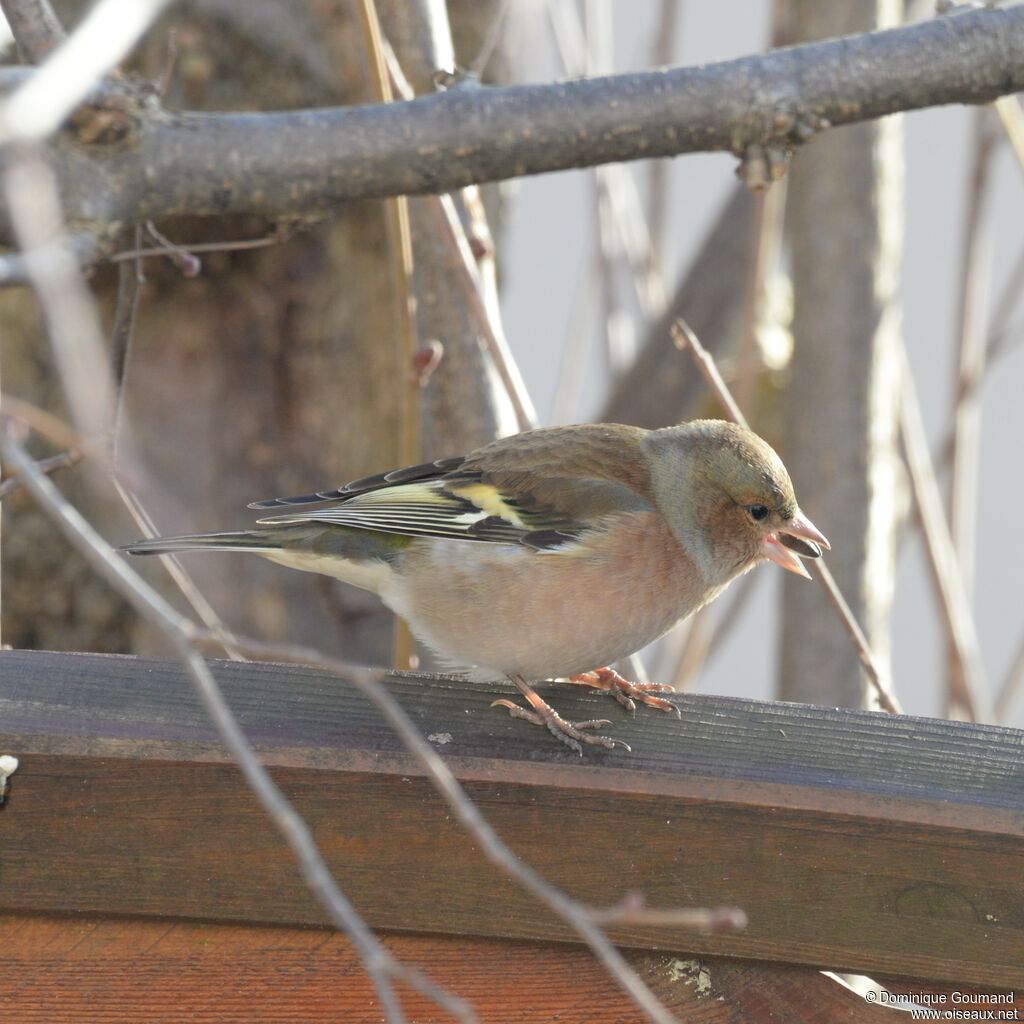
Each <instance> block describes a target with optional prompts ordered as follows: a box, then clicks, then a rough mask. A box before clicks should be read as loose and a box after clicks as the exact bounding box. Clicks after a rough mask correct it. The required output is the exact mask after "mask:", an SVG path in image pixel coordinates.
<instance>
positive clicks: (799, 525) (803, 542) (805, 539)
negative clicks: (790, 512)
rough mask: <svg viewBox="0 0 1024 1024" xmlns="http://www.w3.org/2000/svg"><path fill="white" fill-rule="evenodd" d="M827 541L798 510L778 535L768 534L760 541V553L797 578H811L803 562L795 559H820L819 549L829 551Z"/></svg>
mask: <svg viewBox="0 0 1024 1024" xmlns="http://www.w3.org/2000/svg"><path fill="white" fill-rule="evenodd" d="M831 547H832V545H831V544H829V542H828V539H827V538H826V537H825V535H824V534H823V533H822V532H821V530H819V529H818V528H817V527H816V526H815V525H814V523H812V522H811V521H810V519H808V518H807V516H805V515H804V514H803V512H801V511H800V510H799V509H798V510H797V513H796V515H795V516H793V518H792V519H790V520H789V522H788V523H786V525H785V526H783V527H782V528H781V529H780V530H779V532H778V535H777V536H776V534H774V533H769V534H768V535H767V536H766V537H765V538H764V540H762V541H761V553H762V554H763V555H764V557H765V558H770V559H771V560H772V561H773V562H774V563H775V564H776V565H781V566H782V568H783V569H787V570H788V571H789V572H795V573H796V574H797V575H798V576H804V577H806V578H807V579H810V578H811V574H810V573H809V572H808V571H807V570H806V569H805V568H804V565H803V562H801V561H800V559H799V558H797V555H801V556H802V557H803V558H820V557H821V549H822V548H828V549H831ZM794 552H796V554H794Z"/></svg>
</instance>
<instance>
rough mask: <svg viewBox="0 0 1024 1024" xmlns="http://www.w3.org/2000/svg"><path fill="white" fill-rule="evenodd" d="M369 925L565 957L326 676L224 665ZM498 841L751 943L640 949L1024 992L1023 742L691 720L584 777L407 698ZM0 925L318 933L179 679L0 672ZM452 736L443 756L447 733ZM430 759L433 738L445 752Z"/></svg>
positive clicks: (834, 719) (577, 705)
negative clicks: (124, 922) (126, 919)
mask: <svg viewBox="0 0 1024 1024" xmlns="http://www.w3.org/2000/svg"><path fill="white" fill-rule="evenodd" d="M216 673H217V676H218V678H219V679H220V681H221V683H222V685H223V686H224V688H225V691H226V693H227V695H228V698H229V700H230V702H231V704H232V706H233V707H235V709H236V710H237V712H238V713H239V715H240V717H241V719H242V722H243V724H244V725H245V727H246V729H247V730H248V731H249V734H250V735H251V736H252V737H253V738H254V740H255V741H256V742H257V744H258V745H259V747H260V748H261V750H262V751H263V754H264V757H265V759H266V761H267V762H268V764H270V765H271V766H272V767H273V768H274V774H275V777H276V778H277V779H278V780H279V782H280V783H281V784H282V786H283V787H284V788H285V790H286V792H287V793H288V794H289V796H290V797H291V798H292V799H293V800H294V801H295V802H296V805H297V806H298V807H299V809H300V810H301V811H302V813H303V814H304V815H306V817H307V819H308V820H309V821H310V822H311V824H312V826H313V828H314V830H315V832H316V835H317V837H318V839H319V841H320V843H321V845H322V847H323V849H324V852H325V854H326V855H327V857H328V860H329V862H330V863H331V864H332V865H333V867H334V868H335V870H336V871H337V875H338V878H339V880H340V882H341V884H342V886H343V887H344V888H345V890H346V892H347V893H348V894H349V896H350V897H351V898H352V899H353V900H354V902H355V903H356V905H357V907H358V908H359V909H360V911H361V912H362V913H363V914H364V915H365V916H366V917H367V919H368V920H369V921H370V922H371V924H373V925H374V926H376V927H380V928H384V929H393V930H399V931H407V932H414V931H419V932H435V933H445V934H450V935H476V936H494V937H506V938H521V939H541V940H570V939H571V938H572V936H571V935H570V934H569V933H568V932H567V930H566V929H565V927H564V925H562V924H561V923H560V922H559V921H557V920H555V919H554V918H553V917H552V916H551V915H550V914H548V913H547V912H546V911H544V910H543V909H542V908H540V907H538V906H537V904H536V903H535V902H534V901H533V900H532V899H530V898H528V897H527V896H526V895H525V894H523V893H522V892H521V891H520V890H518V889H517V888H515V887H514V886H512V885H511V884H510V883H509V882H507V880H505V879H504V878H503V877H501V876H500V875H499V874H498V873H497V871H496V870H495V869H493V868H492V867H491V866H490V865H489V864H488V863H487V862H485V861H484V859H483V858H482V856H481V855H480V853H479V852H478V851H477V850H476V848H475V846H474V844H473V843H472V842H471V841H470V840H469V839H467V838H466V837H465V836H464V835H463V834H462V832H461V830H460V829H459V828H457V827H456V826H455V824H454V823H453V822H452V820H451V818H450V815H449V814H448V812H447V809H446V808H445V807H444V806H443V805H442V804H441V802H440V801H439V799H438V798H437V797H436V796H435V795H434V794H433V791H432V790H431V789H430V787H429V785H428V784H427V783H426V781H425V780H424V779H423V777H422V773H421V772H420V770H419V769H418V768H417V767H416V765H415V764H414V763H413V762H412V761H411V759H410V758H409V757H408V755H406V754H404V753H403V752H402V751H401V750H400V749H399V746H398V744H397V741H396V740H395V739H394V737H393V736H392V735H391V734H390V732H389V731H388V729H387V728H386V727H385V726H384V725H383V723H382V722H381V721H380V720H379V719H378V718H377V717H376V715H375V713H374V712H373V711H372V708H371V707H370V705H369V704H368V702H367V701H365V700H364V699H362V698H360V697H359V696H358V695H357V694H354V693H353V692H351V690H350V689H349V688H348V687H347V686H345V684H343V683H340V682H338V681H336V680H334V679H332V678H331V677H329V676H326V675H324V674H322V673H317V672H313V671H309V670H304V669H299V668H295V667H289V666H272V665H260V664H228V663H218V664H217V665H216ZM387 685H388V687H389V689H390V690H391V691H392V692H393V693H394V694H395V696H396V697H398V699H399V700H400V701H401V702H402V703H403V705H404V706H405V707H406V708H407V710H408V711H409V712H410V714H412V715H413V716H414V717H415V718H416V719H417V721H418V724H419V725H420V727H421V728H422V729H423V731H424V732H425V733H426V734H427V735H431V736H434V737H436V740H435V742H436V743H438V744H439V749H441V750H443V751H444V752H445V754H446V757H447V760H448V762H449V764H450V765H451V766H452V768H453V769H454V770H455V771H456V772H457V774H458V775H459V776H460V778H461V779H462V780H463V782H464V784H465V785H466V787H467V789H468V790H469V791H470V793H471V795H472V796H473V797H474V799H475V800H477V802H478V804H479V805H480V806H481V808H482V809H483V811H484V813H485V814H487V816H488V817H489V818H490V820H491V821H492V823H493V824H494V825H495V826H496V827H497V829H498V830H499V832H500V833H501V835H502V836H503V838H505V839H506V841H508V842H509V843H510V844H511V846H512V847H513V848H514V849H515V850H516V851H517V852H519V853H520V854H521V855H522V856H523V857H525V858H526V859H527V860H529V861H530V862H531V863H532V864H534V865H535V866H536V867H538V868H539V869H540V870H542V871H543V872H544V873H545V874H546V875H547V876H548V877H549V878H550V879H551V880H552V881H554V882H556V883H557V884H559V885H562V886H564V887H565V888H566V889H567V890H568V891H570V892H571V893H573V894H574V895H576V896H577V897H579V898H581V899H584V900H586V901H587V902H589V903H592V904H608V903H612V902H615V901H616V900H618V899H619V898H620V897H621V895H622V894H623V893H624V892H626V891H629V890H635V891H640V892H642V893H644V894H645V896H646V898H647V900H648V903H649V905H651V906H655V907H672V906H692V905H703V906H709V905H720V904H737V905H739V906H741V907H743V908H744V910H745V911H746V912H747V914H748V916H749V918H750V927H749V929H748V930H747V931H746V932H745V933H743V934H739V935H694V934H692V933H686V932H679V931H672V930H665V929H653V928H642V927H630V928H625V927H620V928H617V929H613V930H612V933H613V934H614V936H615V937H616V939H617V940H618V941H620V942H621V943H623V944H625V945H627V946H634V947H637V948H642V949H648V950H659V951H669V950H671V951H684V952H686V953H688V954H691V955H692V954H699V955H719V956H721V955H726V956H736V957H746V958H752V959H761V960H771V961H775V962H777V963H788V964H796V965H807V966H822V967H829V968H833V969H847V970H855V971H861V972H867V973H871V972H885V973H887V974H889V975H896V976H899V975H903V976H908V977H920V978H926V979H933V980H947V981H951V982H959V983H966V982H976V983H979V984H988V985H998V984H1003V985H1011V986H1012V985H1014V984H1017V985H1021V984H1022V983H1024V968H1022V964H1024V931H1022V929H1024V891H1022V883H1021V877H1020V874H1021V873H1020V864H1021V854H1022V853H1024V748H1022V738H1024V737H1022V734H1021V733H1020V732H1017V731H1015V730H1009V729H1000V728H995V727H984V726H976V725H966V724H964V723H950V722H939V721H931V720H926V719H913V718H903V717H901V718H889V717H886V716H881V715H873V714H870V713H867V712H850V711H831V710H827V709H822V708H813V707H807V706H798V705H780V704H761V703H758V702H753V701H739V700H727V699H724V698H710V697H679V698H677V700H678V703H679V705H680V707H681V709H682V716H683V717H682V719H681V720H678V721H677V720H675V719H671V718H669V717H668V716H663V715H656V714H655V713H653V712H646V713H645V712H643V711H641V712H640V713H638V714H637V716H636V718H635V719H630V718H629V716H627V715H626V714H625V713H624V712H621V711H620V710H619V709H618V708H617V707H616V706H615V705H613V704H611V703H610V702H608V701H607V699H606V698H604V697H602V696H600V695H595V694H589V693H581V692H579V691H578V690H576V689H569V688H566V687H553V688H552V690H551V693H550V694H549V695H550V696H551V697H552V699H553V700H554V702H555V704H556V706H558V707H559V709H560V710H562V711H563V712H564V713H567V714H569V715H572V716H577V717H595V716H596V715H600V714H605V715H607V716H609V717H611V718H612V719H613V720H614V732H615V734H616V735H619V736H621V737H622V738H624V739H627V740H628V741H629V742H630V743H632V744H633V745H634V750H635V753H634V754H632V755H625V754H623V753H622V752H621V751H618V752H615V753H614V754H604V753H592V752H589V751H588V756H587V757H586V758H584V759H583V760H582V761H581V760H580V759H577V758H576V757H575V756H574V755H572V754H571V753H569V752H568V751H564V752H563V750H562V749H560V748H559V747H558V746H557V745H556V744H555V743H554V742H553V741H552V740H550V738H549V737H547V736H546V734H542V733H541V732H540V731H539V730H536V729H534V728H533V727H532V726H529V725H527V724H525V723H522V722H516V721H512V720H510V719H507V718H505V717H504V716H503V715H500V714H499V713H498V712H496V711H492V710H490V709H489V707H488V704H489V702H490V700H491V699H493V697H494V696H495V689H494V688H489V687H484V686H473V685H470V684H466V683H463V682H457V681H453V680H445V679H441V680H426V679H417V678H414V677H401V678H395V679H392V680H390V681H389V682H388V684H387ZM0 721H2V722H3V723H4V724H3V729H4V733H3V734H0V753H11V754H15V755H16V756H19V757H20V758H21V761H22V763H21V768H20V770H19V772H18V774H17V775H15V776H14V778H13V780H12V790H11V794H10V798H9V800H8V803H7V806H6V807H5V808H4V809H3V811H2V812H0V827H2V836H3V842H2V843H0V910H6V911H19V912H33V913H40V912H47V913H49V912H57V913H59V912H68V911H78V912H82V911H84V912H91V913H105V914H128V915H142V916H152V917H159V918H185V919H192V920H199V921H236V922H246V921H247V922H262V923H274V924H288V925H297V924H319V923H321V921H322V919H321V917H320V914H319V912H318V910H317V909H316V907H315V906H314V904H313V903H312V901H311V900H310V898H309V896H308V894H307V893H306V892H305V890H304V889H303V887H302V885H301V884H300V882H299V881H298V878H297V875H296V873H295V870H294V866H293V864H292V862H291V860H290V858H289V856H288V854H287V852H286V851H285V850H284V848H283V846H282V844H281V843H280V842H279V840H278V839H277V838H276V836H275V835H274V834H273V833H272V832H271V830H270V828H269V827H268V825H267V824H266V822H265V821H264V820H263V818H262V816H261V815H260V813H259V811H258V810H257V808H256V806H255V802H254V801H253V799H252V798H251V797H250V796H249V795H248V794H247V793H246V792H245V790H244V788H243V787H242V785H241V781H240V779H239V776H238V774H237V772H236V770H235V769H234V768H233V766H231V765H230V764H228V763H226V761H225V757H224V754H223V752H222V751H221V750H220V748H219V747H218V745H217V744H216V742H215V739H214V737H213V734H212V730H211V728H210V727H209V725H208V724H207V723H206V722H205V721H204V719H203V716H202V713H201V711H200V709H199V707H198V705H197V704H196V702H195V701H194V699H193V697H192V695H191V691H190V690H189V689H188V687H187V684H186V682H185V680H184V678H183V676H182V674H181V672H180V670H179V669H178V668H177V667H176V666H174V665H170V664H167V663H161V662H146V661H139V660H136V659H131V658H120V657H100V656H93V655H50V654H43V653H28V652H0ZM442 734H447V737H448V738H447V739H446V738H445V736H444V735H442ZM442 741H443V742H442Z"/></svg>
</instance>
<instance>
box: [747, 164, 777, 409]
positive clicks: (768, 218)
mask: <svg viewBox="0 0 1024 1024" xmlns="http://www.w3.org/2000/svg"><path fill="white" fill-rule="evenodd" d="M787 182H788V179H786V178H783V179H782V180H781V181H778V182H776V183H775V185H774V186H773V187H772V188H770V189H768V190H767V191H766V192H763V193H761V195H760V196H758V197H757V200H756V202H757V227H756V236H757V240H756V242H755V243H754V244H755V247H756V248H755V250H754V251H755V254H756V255H755V257H754V265H753V267H751V271H750V284H749V287H748V290H747V296H746V302H747V306H746V316H745V322H744V325H743V333H742V335H741V342H740V351H739V356H738V358H737V360H736V394H737V396H738V398H737V400H738V403H739V404H740V405H741V406H744V405H746V406H749V405H750V403H751V401H752V400H753V397H754V385H755V383H756V381H757V371H758V369H759V368H760V366H761V345H760V340H761V334H762V331H763V329H764V326H765V319H766V315H767V311H768V304H769V297H770V294H771V282H772V275H773V274H774V272H775V269H776V266H777V264H778V260H779V253H780V252H781V250H782V238H783V230H782V224H783V217H784V215H785V210H786V190H787Z"/></svg>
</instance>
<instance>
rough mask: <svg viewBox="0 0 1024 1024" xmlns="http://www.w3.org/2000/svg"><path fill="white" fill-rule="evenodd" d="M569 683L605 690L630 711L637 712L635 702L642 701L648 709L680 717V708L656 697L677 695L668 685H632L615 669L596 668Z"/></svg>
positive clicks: (574, 677)
mask: <svg viewBox="0 0 1024 1024" xmlns="http://www.w3.org/2000/svg"><path fill="white" fill-rule="evenodd" d="M569 682H570V683H575V684H576V685H577V686H593V687H594V688H595V689H597V690H605V691H606V692H608V693H610V694H611V695H612V696H613V697H614V698H615V699H616V700H617V701H618V702H619V703H620V704H621V705H622V706H623V707H624V708H626V709H627V710H629V711H636V703H635V702H636V701H640V703H641V704H646V705H647V706H648V707H651V708H657V709H658V710H659V711H667V712H668V713H669V714H673V715H675V716H676V717H677V718H678V717H680V714H679V708H677V707H676V706H675V704H673V703H672V702H671V701H668V700H665V699H664V698H663V697H655V696H654V694H656V693H675V689H676V688H675V687H674V686H669V685H668V684H667V683H631V682H630V681H629V680H628V679H626V678H624V677H623V676H620V675H619V673H618V672H616V671H615V669H613V668H595V669H594V671H593V672H583V673H582V674H580V675H578V676H571V677H570V679H569Z"/></svg>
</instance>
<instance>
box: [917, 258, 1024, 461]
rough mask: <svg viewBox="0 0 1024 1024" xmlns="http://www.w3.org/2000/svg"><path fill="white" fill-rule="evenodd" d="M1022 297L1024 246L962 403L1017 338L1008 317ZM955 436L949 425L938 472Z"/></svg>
mask: <svg viewBox="0 0 1024 1024" xmlns="http://www.w3.org/2000/svg"><path fill="white" fill-rule="evenodd" d="M1022 295H1024V247H1022V248H1021V251H1020V252H1019V253H1018V254H1017V261H1016V262H1015V263H1014V264H1013V268H1012V269H1011V270H1010V273H1009V275H1008V276H1007V278H1006V283H1005V284H1004V285H1003V290H1002V291H1001V292H1000V294H999V298H998V300H997V301H996V302H995V304H994V312H993V314H992V321H991V323H990V324H989V330H988V341H987V343H986V346H985V358H984V360H983V363H982V367H981V376H979V377H977V378H976V379H973V380H967V381H964V382H963V387H964V391H963V392H962V393H961V399H962V400H967V399H969V398H971V397H972V396H973V395H974V394H975V392H976V391H977V390H978V388H980V387H981V385H982V384H983V383H984V381H985V377H986V376H987V375H988V374H989V373H990V372H991V371H992V368H993V366H994V364H995V363H996V361H997V360H999V359H1000V358H1002V357H1003V356H1005V355H1007V353H1008V352H1010V351H1011V349H1012V348H1013V346H1012V345H1011V344H1010V342H1011V339H1013V338H1014V337H1018V335H1017V330H1018V329H1019V328H1020V327H1021V324H1020V323H1017V324H1011V323H1010V317H1011V316H1012V315H1013V312H1014V310H1015V309H1016V308H1017V306H1018V304H1019V303H1020V299H1021V296H1022ZM1018 340H1019V338H1018ZM954 434H955V426H951V427H950V428H949V432H948V433H947V435H946V437H945V439H944V440H943V442H942V444H941V445H940V447H939V456H938V458H937V459H936V460H935V461H936V465H937V466H938V468H939V469H942V470H944V469H947V468H948V467H949V464H950V462H951V461H952V459H953V438H954Z"/></svg>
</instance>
